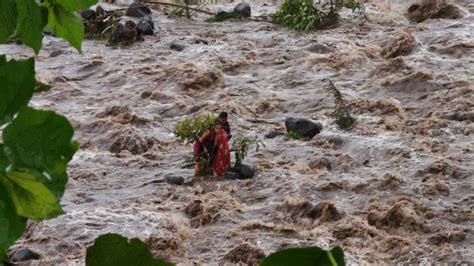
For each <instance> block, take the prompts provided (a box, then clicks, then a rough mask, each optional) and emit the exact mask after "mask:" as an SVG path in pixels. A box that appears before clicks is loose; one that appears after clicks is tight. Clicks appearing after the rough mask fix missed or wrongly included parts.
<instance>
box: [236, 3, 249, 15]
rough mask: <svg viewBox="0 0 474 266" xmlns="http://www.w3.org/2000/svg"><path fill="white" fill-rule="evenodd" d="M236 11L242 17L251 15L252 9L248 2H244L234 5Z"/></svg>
mask: <svg viewBox="0 0 474 266" xmlns="http://www.w3.org/2000/svg"><path fill="white" fill-rule="evenodd" d="M234 13H235V14H237V15H240V16H242V17H250V16H251V13H252V9H251V8H250V5H249V4H248V3H245V2H242V3H239V4H238V5H236V6H235V7H234Z"/></svg>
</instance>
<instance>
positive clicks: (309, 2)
mask: <svg viewBox="0 0 474 266" xmlns="http://www.w3.org/2000/svg"><path fill="white" fill-rule="evenodd" d="M332 19H337V13H335V12H334V11H333V10H329V11H327V12H324V11H322V10H320V9H318V8H316V7H314V4H313V0H285V2H283V4H282V6H281V7H280V10H278V12H277V13H276V14H275V15H273V22H274V23H276V24H280V25H282V26H284V27H287V28H290V29H293V30H302V31H307V30H310V29H314V28H317V27H322V26H323V25H324V24H326V23H328V22H329V21H331V20H332Z"/></svg>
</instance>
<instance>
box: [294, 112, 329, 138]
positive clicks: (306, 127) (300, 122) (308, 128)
mask: <svg viewBox="0 0 474 266" xmlns="http://www.w3.org/2000/svg"><path fill="white" fill-rule="evenodd" d="M285 126H286V130H287V131H288V132H294V133H295V134H297V135H299V136H301V137H303V138H308V139H312V138H313V137H314V136H316V135H317V134H319V132H321V130H322V129H323V125H322V124H320V123H315V122H313V121H311V120H309V119H305V118H295V117H287V118H286V120H285Z"/></svg>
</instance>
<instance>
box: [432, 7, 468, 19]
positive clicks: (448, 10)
mask: <svg viewBox="0 0 474 266" xmlns="http://www.w3.org/2000/svg"><path fill="white" fill-rule="evenodd" d="M462 17H463V14H462V11H461V9H460V8H459V7H457V6H453V5H447V6H443V7H442V8H441V9H440V10H439V11H438V12H437V13H436V14H434V15H433V16H431V18H434V19H458V18H462Z"/></svg>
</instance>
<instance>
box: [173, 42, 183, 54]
mask: <svg viewBox="0 0 474 266" xmlns="http://www.w3.org/2000/svg"><path fill="white" fill-rule="evenodd" d="M170 49H171V50H176V51H179V52H181V51H183V50H184V45H182V44H180V43H175V42H173V43H171V45H170Z"/></svg>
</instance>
